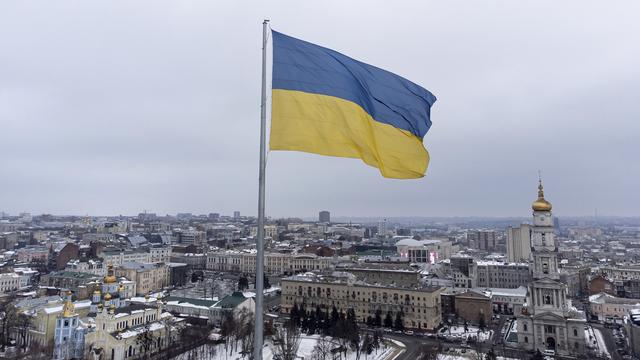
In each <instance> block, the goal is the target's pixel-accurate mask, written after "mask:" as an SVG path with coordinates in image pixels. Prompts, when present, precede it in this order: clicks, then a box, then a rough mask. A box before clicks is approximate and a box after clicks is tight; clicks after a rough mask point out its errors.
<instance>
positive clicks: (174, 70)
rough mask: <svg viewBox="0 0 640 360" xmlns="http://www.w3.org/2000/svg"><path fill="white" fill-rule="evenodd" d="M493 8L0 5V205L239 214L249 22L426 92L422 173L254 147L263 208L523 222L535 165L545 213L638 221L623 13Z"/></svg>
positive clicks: (254, 46) (632, 82) (250, 149)
mask: <svg viewBox="0 0 640 360" xmlns="http://www.w3.org/2000/svg"><path fill="white" fill-rule="evenodd" d="M489 3H491V2H489ZM545 4H546V6H544V5H545ZM494 5H495V6H491V5H489V4H486V3H483V4H466V5H465V6H464V7H461V6H456V5H455V4H453V5H452V4H446V5H445V4H435V3H433V4H413V5H412V6H411V7H407V8H404V7H402V6H398V5H396V4H393V5H392V4H384V3H379V4H378V6H375V7H370V8H368V9H367V10H366V15H367V16H366V18H367V19H368V20H366V21H365V20H355V21H354V19H358V16H356V15H357V14H359V13H360V11H362V7H361V6H358V5H356V4H341V3H340V4H338V3H332V2H328V3H327V4H326V6H323V7H322V8H316V7H313V8H312V7H311V6H310V5H308V4H302V3H295V2H290V3H286V4H282V5H280V6H266V5H264V4H258V3H256V4H254V6H244V5H241V4H222V5H221V4H215V5H214V4H208V3H206V2H194V3H190V4H180V5H177V4H174V5H173V6H171V7H168V8H162V7H156V6H153V5H152V4H151V3H144V2H141V3H138V4H135V5H134V4H128V5H127V7H122V8H121V7H119V6H118V5H114V4H101V5H96V4H91V5H89V4H81V5H78V4H75V3H70V2H59V3H56V4H55V5H53V4H43V5H41V7H39V8H38V9H36V8H33V7H30V5H27V4H22V3H15V4H9V3H4V4H2V5H0V10H1V11H0V29H1V30H2V31H3V32H5V33H11V34H13V35H12V36H11V38H6V39H3V40H2V42H3V46H2V50H0V51H2V52H1V53H0V65H1V66H0V77H2V78H3V79H4V80H3V84H2V85H0V105H1V106H0V125H1V126H2V129H3V134H4V137H3V142H2V143H1V144H0V152H2V153H3V154H5V156H3V159H2V160H1V161H0V166H1V167H2V169H3V176H2V177H1V178H0V199H2V204H1V205H0V206H2V209H1V210H2V211H6V212H10V213H18V212H22V211H29V212H32V213H55V214H79V215H82V214H114V215H115V214H120V213H123V214H137V213H139V212H141V211H142V210H143V209H148V210H149V211H153V212H156V213H159V214H165V213H177V212H193V213H208V212H211V211H212V210H214V211H220V212H231V211H234V210H239V211H241V212H242V213H245V214H255V213H256V207H257V165H258V164H257V163H258V144H257V139H258V119H259V80H260V74H259V70H260V36H261V32H260V24H261V21H262V19H263V18H264V17H268V18H270V19H271V20H272V23H271V24H272V27H273V28H274V29H277V30H279V31H283V32H285V33H287V34H291V35H294V36H297V37H300V38H304V39H307V40H309V41H314V42H315V43H318V44H320V45H324V46H331V47H332V48H335V49H336V50H339V51H342V52H344V53H345V54H347V55H349V56H353V57H354V58H357V59H361V60H363V61H369V62H371V63H374V64H376V65H379V66H382V67H384V68H386V69H389V70H392V71H395V72H397V73H398V74H400V75H403V76H406V77H408V78H411V79H412V80H414V81H416V82H417V83H419V84H420V85H422V86H425V87H427V88H429V89H431V90H432V91H433V92H434V94H435V95H436V96H438V99H439V100H438V102H437V103H436V104H435V105H434V107H433V112H432V120H433V127H432V129H431V131H430V132H429V134H428V135H427V136H426V138H425V145H426V147H427V149H428V150H429V151H430V153H431V157H432V159H431V165H430V168H429V169H428V171H427V175H426V177H425V178H424V179H421V180H416V181H392V180H388V179H383V178H381V177H380V176H379V175H378V173H377V171H376V169H374V168H369V167H367V166H363V165H362V164H360V162H359V161H358V160H351V159H337V158H324V157H320V156H315V155H310V154H303V153H288V152H278V153H275V152H272V153H269V157H268V165H267V202H266V205H267V214H268V215H270V216H272V217H282V216H296V215H297V216H305V217H307V216H308V217H312V216H314V214H316V212H317V211H318V209H323V208H327V209H332V213H333V214H336V216H356V215H358V216H385V217H393V216H521V217H525V216H527V215H528V214H529V210H528V209H527V208H526V207H523V206H522V204H523V203H528V202H530V201H531V200H532V199H533V198H535V186H536V181H537V171H538V169H541V170H542V172H543V178H544V181H545V184H546V188H547V191H548V196H549V198H551V199H553V201H554V204H556V209H555V210H556V211H555V213H556V214H559V215H565V216H591V215H593V214H594V213H595V211H596V209H597V211H598V213H599V214H602V215H617V216H637V215H639V214H638V212H637V208H636V204H637V203H638V200H640V199H639V197H640V195H638V194H637V191H635V184H636V183H637V180H638V179H639V178H640V169H638V167H637V166H633V164H634V162H635V155H634V154H636V153H638V151H639V150H640V148H639V145H637V142H635V141H634V138H633V136H634V135H635V134H636V133H638V131H639V130H640V129H639V128H638V127H639V125H638V123H637V122H636V121H634V119H635V118H637V117H638V109H637V106H636V105H635V97H634V96H633V95H634V94H637V93H638V92H639V91H640V88H639V87H638V84H640V81H638V80H640V70H638V67H637V66H636V64H637V60H638V59H639V58H640V46H639V45H637V42H636V41H635V36H634V35H633V34H637V33H638V32H640V29H639V28H638V27H639V26H640V25H639V24H638V23H637V22H636V21H635V19H634V17H633V16H632V14H634V13H635V12H634V11H633V9H630V8H631V7H633V6H638V4H635V3H631V2H628V3H624V4H606V5H605V4H583V3H582V2H569V3H563V4H557V3H554V2H546V3H545V2H542V3H539V2H538V3H536V4H535V5H533V4H503V3H500V4H498V3H494ZM150 8H153V9H154V10H153V11H149V9H150ZM338 8H339V9H340V11H336V9H338ZM578 8H579V9H580V11H579V12H576V9H578ZM550 9H552V11H551V12H550V11H549V10H550ZM43 14H47V15H46V16H45V15H43ZM507 14H508V15H507ZM212 19H215V20H214V21H212ZM318 19H322V20H318ZM329 24H331V25H329ZM368 39H376V40H377V42H375V43H373V42H371V41H368ZM633 44H636V45H633ZM6 154H8V156H7V155H6Z"/></svg>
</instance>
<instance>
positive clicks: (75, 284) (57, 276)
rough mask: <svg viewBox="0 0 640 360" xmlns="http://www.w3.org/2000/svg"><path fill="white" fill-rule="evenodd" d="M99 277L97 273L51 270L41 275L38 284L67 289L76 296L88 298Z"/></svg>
mask: <svg viewBox="0 0 640 360" xmlns="http://www.w3.org/2000/svg"><path fill="white" fill-rule="evenodd" d="M100 278H101V277H100V276H98V275H94V274H87V273H81V272H75V271H53V272H51V273H49V274H47V275H43V276H42V278H41V279H40V285H41V286H52V287H56V288H59V289H69V290H71V291H72V292H73V293H74V294H75V296H76V298H78V299H88V298H89V296H90V291H92V288H93V284H95V283H97V282H99V281H100Z"/></svg>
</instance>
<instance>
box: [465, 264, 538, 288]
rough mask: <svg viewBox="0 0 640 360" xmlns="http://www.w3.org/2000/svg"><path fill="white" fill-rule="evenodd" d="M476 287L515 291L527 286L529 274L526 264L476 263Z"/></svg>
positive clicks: (529, 278)
mask: <svg viewBox="0 0 640 360" xmlns="http://www.w3.org/2000/svg"><path fill="white" fill-rule="evenodd" d="M475 266H476V271H475V273H476V275H477V281H476V286H477V287H488V288H507V289H515V288H518V287H520V286H527V285H528V284H529V282H530V281H531V272H530V271H529V265H528V264H526V263H510V262H499V261H476V263H475Z"/></svg>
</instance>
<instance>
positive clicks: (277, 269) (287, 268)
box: [207, 251, 333, 275]
mask: <svg viewBox="0 0 640 360" xmlns="http://www.w3.org/2000/svg"><path fill="white" fill-rule="evenodd" d="M264 265H265V267H264V271H265V273H266V274H268V275H282V274H293V273H296V272H301V271H311V270H322V269H326V268H328V267H330V266H332V265H333V258H329V257H319V256H316V255H314V254H295V255H292V254H281V253H266V254H265V255H264ZM207 270H215V271H228V272H240V273H249V274H250V273H255V272H256V254H255V253H254V252H252V253H245V252H238V251H221V252H210V253H209V254H207Z"/></svg>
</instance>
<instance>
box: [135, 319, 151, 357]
mask: <svg viewBox="0 0 640 360" xmlns="http://www.w3.org/2000/svg"><path fill="white" fill-rule="evenodd" d="M141 330H142V331H141V332H140V333H138V335H136V344H137V345H139V346H140V348H141V349H142V358H143V359H145V358H146V357H147V353H148V352H149V350H150V349H151V345H153V333H152V332H151V324H150V323H146V324H144V325H143V326H142V327H141Z"/></svg>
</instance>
